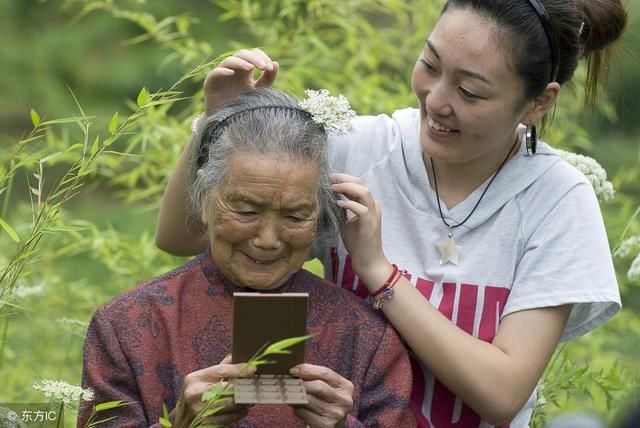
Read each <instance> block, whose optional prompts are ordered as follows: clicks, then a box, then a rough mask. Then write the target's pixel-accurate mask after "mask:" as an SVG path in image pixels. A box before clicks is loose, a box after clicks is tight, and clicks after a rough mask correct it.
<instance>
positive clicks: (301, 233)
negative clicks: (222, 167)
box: [202, 154, 320, 290]
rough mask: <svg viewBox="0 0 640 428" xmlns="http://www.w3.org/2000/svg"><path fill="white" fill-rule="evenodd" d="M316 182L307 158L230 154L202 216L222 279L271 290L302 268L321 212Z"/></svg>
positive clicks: (315, 175) (315, 168)
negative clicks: (219, 186)
mask: <svg viewBox="0 0 640 428" xmlns="http://www.w3.org/2000/svg"><path fill="white" fill-rule="evenodd" d="M317 186H318V168H317V167H316V166H315V165H314V164H313V163H312V162H310V161H303V160H290V159H282V158H278V157H269V156H266V157H265V156H258V155H251V154H233V155H231V158H230V159H229V172H228V177H227V183H226V185H225V186H223V188H222V189H220V191H218V192H217V193H216V194H215V195H214V197H213V200H212V201H211V204H210V206H209V207H208V208H207V209H205V210H204V212H203V218H202V220H203V222H204V223H205V224H207V225H208V226H207V231H208V235H209V242H210V244H211V252H212V254H213V259H214V261H215V262H216V264H217V265H218V267H219V269H220V270H221V271H222V273H223V274H224V275H225V277H226V278H227V279H229V280H231V282H233V283H234V284H236V285H238V286H240V287H248V288H253V289H256V290H270V289H274V288H277V287H279V286H281V285H282V284H283V283H284V282H286V281H287V279H288V278H289V277H290V276H291V275H292V274H294V273H295V272H297V271H298V270H300V268H302V264H303V263H304V262H305V260H306V257H307V255H308V254H309V249H310V248H311V244H312V242H313V238H314V236H315V231H316V223H317V221H318V215H319V212H320V208H319V205H318V200H317V197H316V189H317Z"/></svg>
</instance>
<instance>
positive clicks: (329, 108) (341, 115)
mask: <svg viewBox="0 0 640 428" xmlns="http://www.w3.org/2000/svg"><path fill="white" fill-rule="evenodd" d="M304 92H305V94H306V95H307V98H306V99H304V100H302V101H300V102H299V103H298V104H299V106H300V108H302V109H304V110H306V111H307V112H308V113H309V114H311V117H312V118H313V121H314V122H315V123H317V124H318V125H320V126H322V127H323V128H324V130H325V131H326V132H327V133H333V134H337V135H343V134H348V133H349V132H350V131H351V121H352V120H353V119H354V118H355V117H356V112H355V111H353V110H352V109H351V106H350V105H349V100H347V98H346V97H345V96H344V95H342V94H341V95H338V96H337V97H334V96H331V95H330V94H329V91H328V90H326V89H320V90H319V91H314V90H313V89H307V90H306V91H304Z"/></svg>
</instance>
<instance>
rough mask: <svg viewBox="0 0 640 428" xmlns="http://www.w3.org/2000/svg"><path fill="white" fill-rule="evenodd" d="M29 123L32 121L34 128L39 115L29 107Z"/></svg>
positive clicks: (38, 123) (38, 121)
mask: <svg viewBox="0 0 640 428" xmlns="http://www.w3.org/2000/svg"><path fill="white" fill-rule="evenodd" d="M31 123H33V126H34V127H36V128H37V127H38V125H40V115H39V114H38V112H37V111H35V110H34V109H31Z"/></svg>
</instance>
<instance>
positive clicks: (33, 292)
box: [11, 282, 44, 299]
mask: <svg viewBox="0 0 640 428" xmlns="http://www.w3.org/2000/svg"><path fill="white" fill-rule="evenodd" d="M43 291H44V283H42V282H40V283H38V284H35V285H33V286H31V287H29V286H26V285H21V286H19V287H16V288H15V289H14V290H13V292H12V293H11V295H12V296H13V297H14V298H16V299H24V298H27V297H31V296H38V295H40V294H42V292H43Z"/></svg>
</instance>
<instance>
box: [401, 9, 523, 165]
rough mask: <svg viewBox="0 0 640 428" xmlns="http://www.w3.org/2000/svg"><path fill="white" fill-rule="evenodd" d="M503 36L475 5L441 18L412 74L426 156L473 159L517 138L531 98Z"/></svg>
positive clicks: (500, 149) (500, 150)
mask: <svg viewBox="0 0 640 428" xmlns="http://www.w3.org/2000/svg"><path fill="white" fill-rule="evenodd" d="M499 40H500V39H498V37H496V33H495V26H494V24H493V23H492V22H491V21H489V20H487V19H486V18H484V17H482V16H480V15H478V14H477V13H475V12H473V11H471V10H458V9H450V10H448V11H447V12H445V13H444V14H443V15H442V16H441V17H440V19H439V20H438V22H437V24H436V26H435V28H434V29H433V32H432V33H431V35H430V36H429V39H428V41H427V44H426V46H425V50H424V51H423V52H422V53H421V55H420V57H419V58H418V61H417V62H416V66H415V68H414V70H413V77H412V86H413V90H414V92H415V94H416V95H417V97H418V100H419V102H420V115H421V126H420V143H421V145H422V150H423V152H424V153H425V154H426V155H427V156H430V157H433V158H434V159H436V160H439V161H442V162H450V163H460V162H470V161H475V160H479V159H483V158H487V157H492V155H495V154H497V153H501V154H504V153H505V151H504V150H505V148H506V147H510V146H511V145H512V144H513V143H514V141H515V138H516V133H515V130H516V128H517V126H518V124H519V123H520V122H521V121H522V120H524V119H525V115H526V110H527V108H530V106H531V104H530V103H527V102H525V100H524V95H523V94H524V83H523V81H522V80H521V79H520V78H519V76H518V75H517V74H516V73H515V72H514V71H513V70H512V68H511V67H510V66H511V64H510V56H509V55H507V54H506V50H505V48H504V46H502V45H503V44H504V43H501V42H499ZM507 150H508V149H507ZM500 156H502V155H500ZM493 157H495V156H493Z"/></svg>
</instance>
